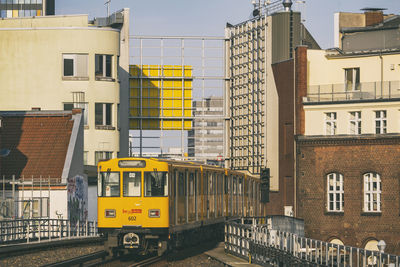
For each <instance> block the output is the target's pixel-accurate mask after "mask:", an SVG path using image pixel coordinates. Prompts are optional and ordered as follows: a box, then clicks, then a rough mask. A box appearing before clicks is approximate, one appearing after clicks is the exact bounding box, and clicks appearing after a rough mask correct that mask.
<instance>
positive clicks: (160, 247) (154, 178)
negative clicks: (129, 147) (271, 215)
mask: <svg viewBox="0 0 400 267" xmlns="http://www.w3.org/2000/svg"><path fill="white" fill-rule="evenodd" d="M98 173H99V177H98V200H97V207H98V212H97V215H98V229H99V232H100V233H102V234H103V235H104V236H106V237H107V241H106V246H107V248H109V249H110V250H111V251H112V252H113V253H114V254H115V253H117V252H120V251H122V250H125V249H134V250H137V252H138V253H139V252H140V253H142V254H147V253H149V252H155V251H157V252H158V254H162V253H164V252H165V251H166V250H167V249H168V248H173V247H179V246H182V245H186V244H191V243H197V242H201V241H202V240H203V239H209V238H212V237H216V236H215V235H217V234H218V235H221V234H223V223H224V221H225V220H226V219H229V218H232V217H239V216H263V215H264V212H265V210H264V205H263V204H262V203H261V202H260V198H261V194H260V179H259V177H256V176H250V175H247V174H244V173H242V172H238V171H232V170H228V169H224V168H219V167H214V166H208V165H201V164H195V163H191V162H183V161H170V160H164V159H154V158H151V159H150V158H118V159H111V160H108V161H102V162H100V163H99V164H98Z"/></svg>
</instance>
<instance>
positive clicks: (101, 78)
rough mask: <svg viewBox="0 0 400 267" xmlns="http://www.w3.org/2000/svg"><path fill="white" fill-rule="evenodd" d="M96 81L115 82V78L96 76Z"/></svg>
mask: <svg viewBox="0 0 400 267" xmlns="http://www.w3.org/2000/svg"><path fill="white" fill-rule="evenodd" d="M96 81H103V82H115V79H114V78H111V77H96Z"/></svg>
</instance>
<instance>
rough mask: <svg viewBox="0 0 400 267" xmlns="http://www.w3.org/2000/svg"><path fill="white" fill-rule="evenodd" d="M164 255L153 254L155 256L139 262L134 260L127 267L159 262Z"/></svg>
mask: <svg viewBox="0 0 400 267" xmlns="http://www.w3.org/2000/svg"><path fill="white" fill-rule="evenodd" d="M163 258H164V257H163V256H155V257H151V258H148V259H145V260H142V261H140V262H135V263H134V264H132V265H129V267H139V266H149V265H150V264H153V263H156V262H159V261H160V260H162V259H163Z"/></svg>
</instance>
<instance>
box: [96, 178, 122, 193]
mask: <svg viewBox="0 0 400 267" xmlns="http://www.w3.org/2000/svg"><path fill="white" fill-rule="evenodd" d="M97 190H98V192H97V193H98V196H99V197H119V172H100V173H99V179H98V186H97Z"/></svg>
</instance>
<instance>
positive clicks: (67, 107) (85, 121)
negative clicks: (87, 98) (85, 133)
mask: <svg viewBox="0 0 400 267" xmlns="http://www.w3.org/2000/svg"><path fill="white" fill-rule="evenodd" d="M74 108H80V109H82V110H83V125H85V126H87V125H88V114H89V104H88V103H64V110H72V109H74Z"/></svg>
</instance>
